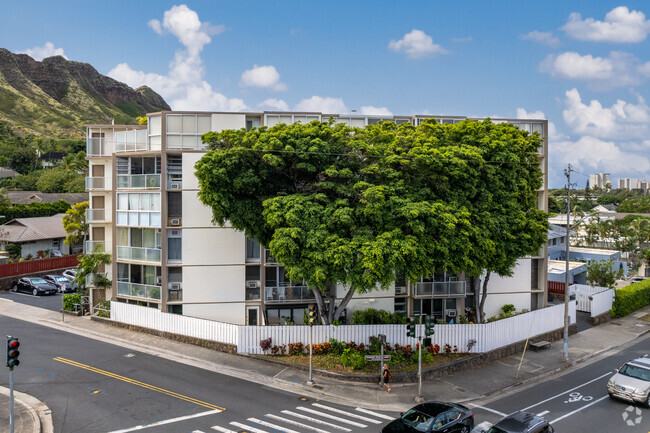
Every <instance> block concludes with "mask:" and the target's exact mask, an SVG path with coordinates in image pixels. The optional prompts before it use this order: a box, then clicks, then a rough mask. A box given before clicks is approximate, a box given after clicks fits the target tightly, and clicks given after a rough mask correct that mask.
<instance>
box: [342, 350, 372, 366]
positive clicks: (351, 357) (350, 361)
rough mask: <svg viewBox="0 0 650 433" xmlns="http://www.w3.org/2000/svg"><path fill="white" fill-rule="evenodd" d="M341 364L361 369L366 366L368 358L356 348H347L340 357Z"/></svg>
mask: <svg viewBox="0 0 650 433" xmlns="http://www.w3.org/2000/svg"><path fill="white" fill-rule="evenodd" d="M339 360H340V362H341V364H343V365H344V366H346V367H349V368H351V369H352V370H360V369H362V368H363V367H365V366H366V358H365V357H364V356H363V355H362V354H360V353H359V352H357V351H356V350H354V349H351V348H347V349H344V350H343V353H342V354H341V356H340V357H339Z"/></svg>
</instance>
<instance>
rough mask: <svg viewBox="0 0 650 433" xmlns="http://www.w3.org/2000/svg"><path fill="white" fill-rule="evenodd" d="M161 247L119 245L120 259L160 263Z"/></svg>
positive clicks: (118, 254) (118, 253)
mask: <svg viewBox="0 0 650 433" xmlns="http://www.w3.org/2000/svg"><path fill="white" fill-rule="evenodd" d="M161 251H162V250H161V249H160V248H140V247H120V246H118V247H117V259H118V260H133V261H138V262H148V263H160V257H161Z"/></svg>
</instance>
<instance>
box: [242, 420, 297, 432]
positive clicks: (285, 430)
mask: <svg viewBox="0 0 650 433" xmlns="http://www.w3.org/2000/svg"><path fill="white" fill-rule="evenodd" d="M248 421H250V422H254V423H255V424H259V425H263V426H264V427H271V428H272V429H273V431H278V432H284V433H299V432H297V431H295V430H291V429H288V428H286V427H282V426H279V425H277V424H271V423H270V422H267V421H262V420H261V419H257V418H248Z"/></svg>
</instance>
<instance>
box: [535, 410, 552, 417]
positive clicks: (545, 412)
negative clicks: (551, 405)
mask: <svg viewBox="0 0 650 433" xmlns="http://www.w3.org/2000/svg"><path fill="white" fill-rule="evenodd" d="M549 412H550V411H548V410H545V411H544V412H540V413H538V414H537V416H544V415H546V414H547V413H549Z"/></svg>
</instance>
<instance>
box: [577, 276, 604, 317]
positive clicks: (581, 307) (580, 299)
mask: <svg viewBox="0 0 650 433" xmlns="http://www.w3.org/2000/svg"><path fill="white" fill-rule="evenodd" d="M571 290H572V291H575V294H576V302H577V309H578V311H586V312H589V313H591V317H594V316H598V315H600V314H603V313H605V312H607V311H609V310H611V309H612V302H614V290H611V289H609V288H607V287H600V286H587V285H584V284H574V285H572V286H571Z"/></svg>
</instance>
